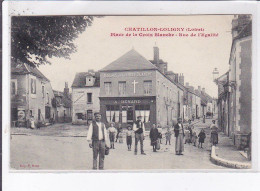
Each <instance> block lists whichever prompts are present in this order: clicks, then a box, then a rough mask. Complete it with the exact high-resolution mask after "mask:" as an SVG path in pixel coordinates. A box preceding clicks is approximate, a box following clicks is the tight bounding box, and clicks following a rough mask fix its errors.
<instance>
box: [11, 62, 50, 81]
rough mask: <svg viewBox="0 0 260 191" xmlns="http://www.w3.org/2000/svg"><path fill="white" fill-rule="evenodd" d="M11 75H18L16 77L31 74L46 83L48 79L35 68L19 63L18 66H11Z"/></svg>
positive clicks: (13, 64)
mask: <svg viewBox="0 0 260 191" xmlns="http://www.w3.org/2000/svg"><path fill="white" fill-rule="evenodd" d="M11 73H12V74H18V75H23V74H33V75H35V76H36V77H39V78H42V79H45V80H47V81H49V79H48V78H46V77H45V76H44V75H43V74H42V73H41V72H40V70H39V69H38V68H37V67H32V66H30V65H28V64H25V63H19V64H15V63H12V65H11Z"/></svg>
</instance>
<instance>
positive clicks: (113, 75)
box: [103, 72, 152, 78]
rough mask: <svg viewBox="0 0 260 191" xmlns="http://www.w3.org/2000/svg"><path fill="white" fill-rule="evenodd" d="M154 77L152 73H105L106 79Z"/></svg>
mask: <svg viewBox="0 0 260 191" xmlns="http://www.w3.org/2000/svg"><path fill="white" fill-rule="evenodd" d="M144 76H152V72H122V73H118V72H117V73H104V74H103V77H104V78H118V77H144Z"/></svg>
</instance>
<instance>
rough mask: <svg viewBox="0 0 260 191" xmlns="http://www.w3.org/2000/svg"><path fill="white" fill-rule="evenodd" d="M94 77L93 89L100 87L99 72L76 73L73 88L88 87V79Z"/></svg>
mask: <svg viewBox="0 0 260 191" xmlns="http://www.w3.org/2000/svg"><path fill="white" fill-rule="evenodd" d="M90 75H91V76H93V77H94V78H95V82H94V85H93V86H91V87H100V73H99V72H94V73H92V72H80V73H76V75H75V78H74V80H73V83H72V86H71V87H86V77H87V76H90Z"/></svg>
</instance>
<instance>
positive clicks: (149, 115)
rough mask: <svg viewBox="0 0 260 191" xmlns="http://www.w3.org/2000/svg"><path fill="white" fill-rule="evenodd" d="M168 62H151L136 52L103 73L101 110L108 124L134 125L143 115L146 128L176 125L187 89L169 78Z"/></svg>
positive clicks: (156, 57)
mask: <svg viewBox="0 0 260 191" xmlns="http://www.w3.org/2000/svg"><path fill="white" fill-rule="evenodd" d="M166 73H167V63H166V62H164V61H163V60H161V59H159V49H158V47H154V60H153V62H151V61H148V60H147V59H146V58H144V57H143V56H142V55H140V54H139V53H138V52H137V51H135V50H134V49H132V50H130V51H129V52H127V53H126V54H124V55H123V56H121V57H120V58H118V59H117V60H115V61H114V62H112V63H111V64H109V65H108V66H106V67H105V68H103V69H102V70H100V111H101V112H102V115H103V116H105V117H104V118H103V120H104V122H106V123H109V122H112V121H113V122H115V123H116V125H118V123H121V124H122V126H123V127H125V126H126V125H127V124H133V123H134V122H135V121H136V118H137V116H139V115H141V116H142V119H143V122H144V123H145V126H146V128H150V127H151V125H152V124H160V125H161V126H166V125H172V123H173V121H176V120H177V117H181V116H182V112H183V109H182V108H183V90H182V89H180V87H179V84H178V83H176V82H175V81H174V80H173V79H172V78H171V77H169V76H167V75H166Z"/></svg>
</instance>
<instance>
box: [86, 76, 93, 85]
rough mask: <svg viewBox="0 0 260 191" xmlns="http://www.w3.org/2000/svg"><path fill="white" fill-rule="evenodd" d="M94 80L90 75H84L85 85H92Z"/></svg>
mask: <svg viewBox="0 0 260 191" xmlns="http://www.w3.org/2000/svg"><path fill="white" fill-rule="evenodd" d="M94 82H95V78H94V77H93V76H91V75H89V76H86V86H93V85H94Z"/></svg>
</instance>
